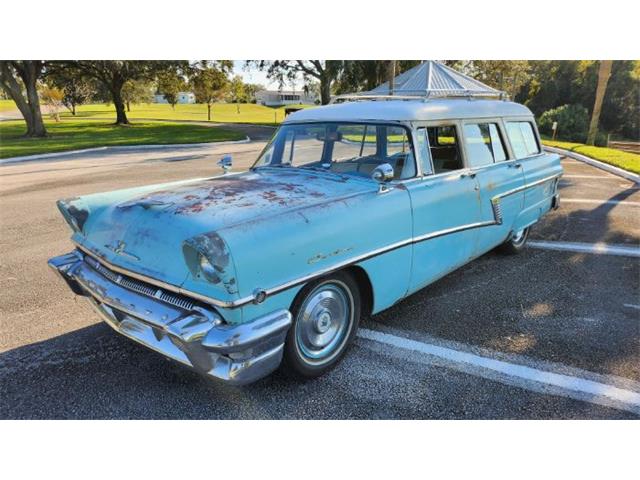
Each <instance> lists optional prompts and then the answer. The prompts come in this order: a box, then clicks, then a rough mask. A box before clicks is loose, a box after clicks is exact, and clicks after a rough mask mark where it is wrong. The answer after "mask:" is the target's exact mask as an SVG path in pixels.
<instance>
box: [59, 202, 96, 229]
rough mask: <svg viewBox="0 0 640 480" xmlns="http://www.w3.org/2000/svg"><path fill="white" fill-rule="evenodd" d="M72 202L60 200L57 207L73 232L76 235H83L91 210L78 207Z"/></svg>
mask: <svg viewBox="0 0 640 480" xmlns="http://www.w3.org/2000/svg"><path fill="white" fill-rule="evenodd" d="M73 200H77V199H73ZM71 201H72V200H58V201H57V202H56V205H57V207H58V210H60V213H61V214H62V216H63V217H64V219H65V220H66V222H67V224H68V225H69V227H70V228H71V230H72V231H73V232H74V233H80V234H83V233H84V225H85V223H86V221H87V219H88V218H89V210H88V209H87V208H81V207H78V206H76V205H74V204H73V203H71Z"/></svg>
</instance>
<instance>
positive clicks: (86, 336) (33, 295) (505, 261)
mask: <svg viewBox="0 0 640 480" xmlns="http://www.w3.org/2000/svg"><path fill="white" fill-rule="evenodd" d="M263 145H264V142H262V141H258V142H254V143H251V144H237V145H227V146H224V145H220V146H216V147H214V148H212V147H198V148H175V149H164V150H158V151H153V150H147V149H141V150H127V151H124V152H93V153H88V154H81V155H68V156H64V157H59V158H57V159H56V160H55V161H42V162H29V163H22V164H5V165H1V166H0V205H1V208H0V392H1V393H0V398H1V399H2V401H1V402H0V418H2V419H10V418H213V419H218V418H228V419H233V418H411V419H413V418H455V419H485V418H492V419H493V418H500V419H502V418H527V419H528V418H531V419H546V418H579V419H585V418H594V419H618V418H638V416H640V257H639V256H638V255H639V252H640V247H639V245H640V188H639V187H640V186H639V185H636V184H634V183H632V182H630V181H628V180H625V179H622V178H620V177H616V176H614V175H611V174H609V173H606V172H604V171H602V170H599V169H597V168H594V167H591V166H588V165H585V164H582V163H579V162H576V161H573V160H567V159H565V160H563V165H564V167H565V176H564V177H563V180H562V183H561V188H562V205H561V208H560V209H559V210H558V211H555V212H552V213H551V214H549V215H548V216H547V217H546V218H545V219H544V221H543V222H541V223H540V224H539V225H537V226H536V227H535V229H534V231H533V232H532V235H531V238H530V240H531V242H532V245H531V246H530V247H529V248H528V249H527V250H526V251H525V252H524V253H523V254H521V255H519V256H515V257H505V256H501V255H499V254H496V253H493V252H491V253H488V254H486V255H484V256H483V257H481V258H479V259H477V260H476V261H474V262H472V263H470V264H469V265H467V266H465V267H463V268H461V269H459V270H458V271H456V272H454V273H452V274H450V275H449V276H447V277H445V278H444V279H442V280H440V281H438V282H437V283H435V284H433V285H431V286H429V287H427V288H426V289H424V290H422V291H420V292H418V293H417V294H414V295H412V296H411V297H409V298H407V299H405V300H404V301H402V302H400V303H399V304H397V305H396V306H394V307H393V308H391V309H389V310H387V311H385V312H383V313H381V314H379V315H376V316H374V317H372V318H368V319H365V320H364V322H363V324H362V326H361V327H362V331H361V334H360V336H359V338H358V339H357V341H356V344H355V345H354V347H353V348H352V349H351V351H350V352H349V354H348V355H347V357H346V358H345V360H344V362H342V364H341V365H340V366H339V367H338V368H336V369H335V370H334V371H333V372H331V373H330V374H329V375H327V376H325V377H323V378H320V379H317V380H314V381H308V382H304V383H300V382H297V381H294V380H290V379H289V378H287V377H284V376H282V375H280V374H279V373H276V374H275V375H273V376H271V377H268V378H266V379H264V380H261V381H260V382H258V383H256V384H253V385H250V386H247V387H243V388H236V387H230V386H226V385H221V384H218V383H215V382H212V381H209V380H206V379H204V378H202V377H200V376H198V375H197V374H195V373H192V372H190V371H188V370H186V369H184V368H183V367H181V366H179V365H177V364H174V363H171V362H169V361H167V360H165V359H164V358H162V357H161V356H159V355H158V354H156V353H153V352H151V351H149V350H147V349H145V348H143V347H141V346H139V345H137V344H135V343H133V342H132V341H129V340H127V339H125V338H122V337H120V336H119V335H117V334H116V333H114V332H113V331H112V330H111V329H110V328H109V327H108V326H106V325H105V324H103V323H101V322H99V320H98V318H97V317H96V316H95V315H94V314H93V312H92V311H91V310H90V308H89V306H88V305H85V302H84V301H82V300H81V299H78V298H76V297H74V296H73V295H72V293H71V292H70V291H69V290H68V288H67V287H66V286H65V285H63V283H62V282H61V281H60V280H59V279H57V278H56V277H55V276H54V274H53V273H52V272H51V271H50V270H49V269H48V267H47V265H46V261H47V259H48V258H49V257H51V256H54V255H57V254H60V253H64V252H67V251H70V250H71V249H72V245H71V242H70V241H69V231H68V228H67V226H66V224H65V223H64V221H63V220H62V218H61V217H60V215H59V213H58V211H57V209H56V207H55V200H57V199H59V198H63V197H69V196H74V195H82V194H86V193H92V192H99V191H107V190H112V189H116V188H124V187H128V186H136V185H142V184H150V183H160V182H165V181H170V180H177V179H185V178H190V177H201V176H209V175H212V174H216V173H218V172H219V168H218V167H217V166H216V164H215V162H216V161H217V159H218V158H219V156H220V155H222V154H223V153H233V155H234V168H236V169H242V168H246V167H248V166H249V165H250V164H251V163H252V162H253V160H254V159H255V157H256V155H257V152H258V151H259V150H260V148H262V146H263ZM576 243H578V246H577V247H576ZM594 249H595V250H599V251H600V252H602V253H590V251H591V250H594Z"/></svg>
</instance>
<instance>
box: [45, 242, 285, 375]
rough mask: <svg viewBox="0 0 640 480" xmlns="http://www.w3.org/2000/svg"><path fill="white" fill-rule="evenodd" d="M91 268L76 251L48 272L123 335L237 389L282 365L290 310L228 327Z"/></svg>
mask: <svg viewBox="0 0 640 480" xmlns="http://www.w3.org/2000/svg"><path fill="white" fill-rule="evenodd" d="M93 262H95V260H94V261H93ZM93 262H88V261H87V260H86V259H85V257H84V255H83V254H82V253H81V252H79V251H74V252H71V253H68V254H66V255H61V256H59V257H54V258H51V259H50V260H49V266H50V267H51V268H52V269H53V270H55V271H56V272H57V273H59V274H60V276H62V278H63V279H64V280H65V281H66V283H67V284H68V285H69V287H70V288H71V290H72V291H73V292H74V293H76V294H77V295H82V296H85V297H87V298H88V299H89V301H90V303H91V305H92V306H93V307H94V309H95V310H96V311H97V312H98V314H99V315H100V316H101V317H102V319H103V320H104V321H105V322H106V323H107V324H109V326H111V327H112V328H113V329H114V330H116V331H117V332H119V333H121V334H122V335H124V336H126V337H129V338H131V339H132V340H135V341H136V342H138V343H141V344H142V345H145V346H146V347H149V348H151V349H153V350H155V351H157V352H159V353H161V354H163V355H165V356H166V357H169V358H171V359H173V360H176V361H178V362H180V363H182V364H184V365H187V366H189V367H191V368H193V369H195V370H197V371H198V372H200V373H202V374H204V375H207V376H210V377H214V378H217V379H220V380H223V381H225V382H228V383H232V384H235V385H243V384H247V383H251V382H253V381H255V380H258V379H259V378H262V377H264V376H266V375H268V374H269V373H271V372H272V371H273V370H275V369H276V368H277V367H278V365H279V364H280V362H281V360H282V353H283V346H284V340H285V336H286V334H287V330H288V329H289V326H290V325H291V314H290V313H289V311H288V310H278V311H275V312H272V313H271V314H269V315H266V316H264V317H260V318H257V319H255V320H253V321H251V322H249V323H244V324H241V325H235V326H234V325H228V324H226V323H224V321H223V320H222V318H221V317H220V316H219V315H218V314H217V313H216V312H215V310H214V309H212V308H210V307H208V306H204V305H202V306H191V307H190V308H188V309H185V308H181V307H179V306H176V305H174V304H170V303H167V302H165V301H162V300H161V299H160V298H162V295H161V293H162V292H161V291H160V290H158V292H156V293H157V294H156V295H154V294H153V290H150V291H145V294H142V293H138V292H137V291H133V290H131V289H129V288H125V287H124V286H123V285H122V284H121V282H122V283H124V284H125V285H126V284H127V282H126V278H124V279H123V278H122V276H119V275H115V276H114V275H104V274H103V272H104V269H100V268H95V266H94V265H92V263H93ZM108 277H109V278H108Z"/></svg>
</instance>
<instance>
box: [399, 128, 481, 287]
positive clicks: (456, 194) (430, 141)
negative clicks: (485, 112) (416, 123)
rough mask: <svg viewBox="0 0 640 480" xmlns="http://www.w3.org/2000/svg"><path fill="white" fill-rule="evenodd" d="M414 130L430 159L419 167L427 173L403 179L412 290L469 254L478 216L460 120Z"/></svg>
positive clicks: (468, 257)
mask: <svg viewBox="0 0 640 480" xmlns="http://www.w3.org/2000/svg"><path fill="white" fill-rule="evenodd" d="M416 132H417V136H418V138H417V141H416V144H417V145H418V147H419V149H420V145H421V143H422V144H423V145H424V144H426V145H428V147H429V148H428V149H427V150H428V151H429V160H428V161H429V165H425V166H423V168H422V171H423V172H424V173H426V174H425V175H423V176H422V177H419V178H418V179H416V180H414V181H410V182H406V183H405V186H406V188H407V190H408V191H409V195H410V197H411V206H412V210H413V241H414V243H413V264H412V269H411V279H410V286H409V291H410V292H414V291H416V290H419V289H420V288H422V287H424V286H425V285H427V284H429V283H431V282H433V281H435V280H437V279H438V278H440V277H442V276H443V275H445V274H446V273H448V272H450V271H451V270H454V269H455V268H457V267H459V266H461V265H463V264H465V263H466V262H468V261H469V260H470V259H471V258H472V257H473V254H474V250H475V244H476V240H477V235H478V231H477V228H476V227H477V223H478V222H479V221H480V203H479V191H478V190H479V186H478V182H477V181H476V179H475V178H474V177H473V175H470V174H469V171H468V169H467V168H466V166H465V165H464V162H463V153H462V150H461V149H460V144H459V138H460V135H459V125H458V124H456V123H443V124H439V125H433V126H428V127H426V128H418V129H417V131H416ZM421 136H422V137H421ZM423 157H424V155H423ZM423 162H424V160H423ZM423 165H424V164H423Z"/></svg>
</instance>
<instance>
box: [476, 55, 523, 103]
mask: <svg viewBox="0 0 640 480" xmlns="http://www.w3.org/2000/svg"><path fill="white" fill-rule="evenodd" d="M467 69H469V70H470V73H471V75H472V76H473V77H474V78H477V79H478V80H480V81H481V82H484V83H486V84H487V85H489V86H490V87H494V88H497V89H498V90H502V91H503V92H506V93H507V94H508V95H509V96H510V97H511V98H513V97H515V95H516V94H517V93H518V91H519V90H520V87H522V85H524V83H525V82H526V81H527V79H528V77H529V62H528V61H527V60H473V61H472V62H470V64H469V65H468V67H467Z"/></svg>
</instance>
